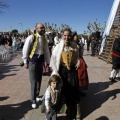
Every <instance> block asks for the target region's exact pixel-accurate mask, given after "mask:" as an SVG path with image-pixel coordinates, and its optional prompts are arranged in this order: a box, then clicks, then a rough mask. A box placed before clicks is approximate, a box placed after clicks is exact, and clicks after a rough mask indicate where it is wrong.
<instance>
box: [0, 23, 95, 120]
mask: <svg viewBox="0 0 120 120" xmlns="http://www.w3.org/2000/svg"><path fill="white" fill-rule="evenodd" d="M96 42H97V40H96V39H95V38H89V39H88V40H85V39H84V37H83V36H81V37H80V38H79V36H78V34H77V32H75V31H71V29H70V28H65V29H64V30H63V31H62V33H58V32H56V33H55V34H53V33H51V32H49V33H46V32H45V27H44V24H42V23H37V24H36V26H35V32H34V33H33V34H31V35H29V36H13V37H12V36H4V35H1V36H0V45H4V46H9V47H12V48H13V50H14V51H16V50H19V49H21V50H22V54H23V56H22V59H23V62H24V67H25V68H26V69H28V71H29V78H30V85H31V106H32V108H33V109H34V108H36V107H37V104H36V103H37V102H39V101H41V100H42V106H43V107H44V109H45V113H46V114H45V116H46V120H56V119H57V113H61V111H64V113H65V114H66V119H67V120H80V119H81V111H80V98H81V97H83V96H86V92H85V91H86V90H88V86H89V77H88V73H87V64H86V62H85V60H84V58H83V54H84V45H85V44H87V51H90V46H91V55H92V56H94V55H95V49H96V45H97V43H96ZM46 72H48V73H50V76H49V80H48V87H47V88H46V91H45V94H44V96H43V98H41V97H39V94H40V89H41V82H42V75H43V74H44V75H45V73H46ZM71 94H72V96H71ZM43 107H42V108H43Z"/></svg>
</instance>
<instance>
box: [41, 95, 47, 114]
mask: <svg viewBox="0 0 120 120" xmlns="http://www.w3.org/2000/svg"><path fill="white" fill-rule="evenodd" d="M45 112H46V111H45V97H44V98H43V100H42V104H41V113H45Z"/></svg>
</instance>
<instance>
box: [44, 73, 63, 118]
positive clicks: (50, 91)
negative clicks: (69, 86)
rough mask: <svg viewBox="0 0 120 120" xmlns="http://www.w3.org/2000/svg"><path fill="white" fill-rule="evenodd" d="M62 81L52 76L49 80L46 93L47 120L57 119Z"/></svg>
mask: <svg viewBox="0 0 120 120" xmlns="http://www.w3.org/2000/svg"><path fill="white" fill-rule="evenodd" d="M60 83H61V79H60V77H59V76H57V75H52V76H51V77H50V79H49V86H48V88H47V89H46V92H45V108H46V120H56V119H57V105H58V102H59V96H60Z"/></svg>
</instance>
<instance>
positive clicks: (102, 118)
mask: <svg viewBox="0 0 120 120" xmlns="http://www.w3.org/2000/svg"><path fill="white" fill-rule="evenodd" d="M95 120H109V119H108V118H107V117H106V116H101V117H99V118H97V119H95Z"/></svg>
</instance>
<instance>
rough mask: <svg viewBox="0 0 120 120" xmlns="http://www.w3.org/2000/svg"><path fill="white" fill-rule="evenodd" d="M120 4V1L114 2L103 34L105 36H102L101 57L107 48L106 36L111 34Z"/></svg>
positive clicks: (115, 0)
mask: <svg viewBox="0 0 120 120" xmlns="http://www.w3.org/2000/svg"><path fill="white" fill-rule="evenodd" d="M119 3H120V0H114V2H113V5H112V9H111V12H110V15H109V18H108V21H107V25H106V28H105V31H104V33H103V36H102V38H103V40H102V43H101V48H100V52H99V55H100V54H101V53H102V52H103V47H104V46H105V40H106V36H108V35H109V32H110V29H111V27H112V24H113V21H114V18H115V15H116V12H117V9H118V6H119Z"/></svg>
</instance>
